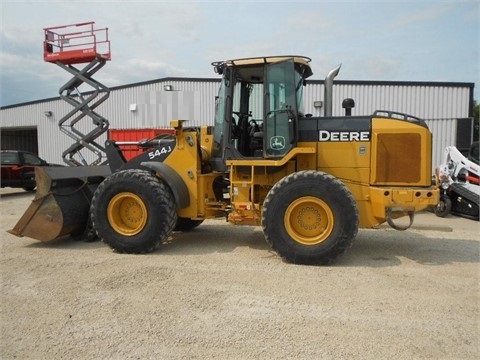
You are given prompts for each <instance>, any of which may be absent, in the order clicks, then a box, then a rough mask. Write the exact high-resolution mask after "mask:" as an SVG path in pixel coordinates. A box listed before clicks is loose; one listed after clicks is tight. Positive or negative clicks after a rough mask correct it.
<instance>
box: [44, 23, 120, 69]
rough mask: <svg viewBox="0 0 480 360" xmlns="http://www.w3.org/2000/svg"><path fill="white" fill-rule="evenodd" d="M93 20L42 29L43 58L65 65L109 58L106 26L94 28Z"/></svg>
mask: <svg viewBox="0 0 480 360" xmlns="http://www.w3.org/2000/svg"><path fill="white" fill-rule="evenodd" d="M94 26H95V22H93V21H90V22H86V23H80V24H73V25H63V26H54V27H49V28H45V29H43V30H44V32H45V40H44V42H43V59H44V60H45V61H47V62H51V63H57V62H58V61H59V62H61V63H62V64H65V65H71V64H81V63H87V62H91V61H93V60H95V59H104V60H110V59H111V53H110V40H109V39H108V28H103V29H95V27H94Z"/></svg>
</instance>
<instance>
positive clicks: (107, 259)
mask: <svg viewBox="0 0 480 360" xmlns="http://www.w3.org/2000/svg"><path fill="white" fill-rule="evenodd" d="M0 194H1V195H2V196H1V200H0V204H1V214H2V216H1V254H0V269H1V312H0V316H1V317H0V326H1V333H0V346H1V348H0V358H1V359H478V358H480V344H479V330H480V326H479V325H480V315H479V314H480V311H479V310H480V309H479V294H480V285H479V279H480V272H479V242H480V241H479V233H480V232H479V230H480V228H479V223H478V222H477V221H473V220H468V219H463V218H459V217H455V216H449V217H448V218H446V219H440V218H437V217H436V216H435V215H433V214H432V213H428V212H427V213H422V214H419V215H418V216H417V219H416V223H415V225H414V228H413V229H410V230H408V231H405V232H398V231H395V230H392V229H390V228H387V227H383V226H382V227H381V228H380V229H376V230H360V231H359V234H358V236H357V239H356V241H355V243H354V245H353V247H352V248H351V249H350V250H349V251H348V253H347V254H345V255H344V256H343V257H342V258H340V259H339V260H338V261H337V262H336V263H335V264H334V265H332V266H330V267H316V266H299V265H291V264H287V263H284V262H282V260H281V259H280V258H278V257H277V256H276V255H275V254H274V253H273V252H271V251H270V250H269V248H268V246H267V244H266V242H265V240H264V238H263V234H262V232H261V229H259V228H254V227H233V226H231V225H228V224H226V223H225V222H224V221H222V220H215V221H206V222H204V224H202V225H201V226H200V227H198V228H197V229H196V230H195V231H194V232H191V233H176V234H174V237H173V239H172V241H171V242H170V243H168V244H165V245H164V246H162V247H161V248H160V249H159V250H157V251H156V252H154V253H152V254H148V255H120V254H117V253H114V252H113V251H112V250H110V248H108V247H107V246H106V245H104V244H102V243H100V242H94V243H84V242H75V241H71V240H68V241H57V242H54V243H50V244H43V243H41V242H37V241H35V240H32V239H28V238H17V237H15V236H12V235H10V234H8V233H6V232H5V230H8V229H10V228H12V227H13V225H14V224H15V223H16V221H17V220H18V219H19V217H20V215H21V214H23V212H24V210H25V209H26V208H27V207H28V205H29V203H30V201H31V199H32V198H33V194H31V193H26V192H24V191H22V190H14V189H2V190H1V193H0Z"/></svg>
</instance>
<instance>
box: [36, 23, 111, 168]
mask: <svg viewBox="0 0 480 360" xmlns="http://www.w3.org/2000/svg"><path fill="white" fill-rule="evenodd" d="M43 30H44V35H45V37H44V41H43V59H44V60H45V61H46V62H49V63H54V64H56V65H58V66H60V67H61V68H62V69H64V70H65V71H67V72H69V73H70V74H71V75H73V77H72V78H71V79H70V80H69V81H67V82H66V83H65V85H63V86H62V87H61V88H60V90H59V94H60V97H61V98H62V99H63V100H65V101H66V102H68V103H69V104H70V105H72V106H73V107H74V109H73V110H72V111H70V112H69V113H68V114H66V115H65V116H64V117H63V118H62V119H60V120H59V122H58V126H59V127H60V130H61V131H62V132H63V133H65V134H67V135H68V136H69V137H71V138H72V139H74V140H75V142H74V144H73V145H72V146H70V147H69V148H68V149H67V150H65V151H64V152H63V154H62V157H63V159H64V161H65V162H66V163H67V164H69V165H72V166H78V165H98V164H105V163H106V160H105V159H104V157H105V148H104V147H103V146H101V145H100V144H98V143H97V142H96V141H95V140H96V139H97V138H98V137H99V136H101V135H102V134H103V133H105V132H106V131H107V130H108V127H109V122H108V120H107V119H105V118H104V117H103V116H101V115H100V114H98V113H96V112H95V111H94V109H95V108H96V107H97V106H99V105H100V104H101V103H103V102H104V101H105V100H106V99H107V98H108V97H109V95H110V89H109V88H108V87H106V86H105V85H103V84H101V83H100V82H98V81H97V80H95V79H93V75H94V74H95V73H96V72H97V71H98V70H100V69H101V68H102V67H103V66H104V65H105V64H106V62H107V61H109V60H110V59H111V52H110V40H109V38H108V28H102V29H96V28H95V22H93V21H91V22H86V23H79V24H72V25H63V26H54V27H48V28H45V29H43ZM82 63H88V64H87V65H86V66H85V67H84V68H83V69H79V68H76V67H75V66H73V65H75V64H82ZM83 84H86V85H88V86H90V88H89V89H88V90H83V91H80V86H81V85H83ZM85 116H88V117H90V118H91V119H92V121H93V124H94V125H95V127H94V129H93V130H91V131H89V132H87V133H85V132H84V131H85V130H83V129H85V126H84V125H80V124H79V122H80V120H82V119H83V118H84V117H85ZM80 128H81V129H82V130H79V129H80ZM84 149H86V150H89V151H91V152H93V153H94V154H95V157H96V159H95V160H93V161H91V162H89V161H88V160H87V159H85V157H84V156H83V154H82V153H81V151H82V150H84Z"/></svg>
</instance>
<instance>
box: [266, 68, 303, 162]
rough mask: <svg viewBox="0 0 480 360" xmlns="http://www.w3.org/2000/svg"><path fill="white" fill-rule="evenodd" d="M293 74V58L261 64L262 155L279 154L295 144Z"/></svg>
mask: <svg viewBox="0 0 480 360" xmlns="http://www.w3.org/2000/svg"><path fill="white" fill-rule="evenodd" d="M295 74H296V72H295V64H294V62H293V59H290V60H285V61H280V62H277V63H273V64H268V65H266V66H265V86H264V89H265V96H264V101H265V104H264V109H265V116H264V119H265V120H264V124H263V126H264V151H265V157H281V156H283V155H285V154H286V153H288V152H289V151H290V150H291V149H292V148H293V147H295V144H296V139H297V133H296V131H297V130H296V123H297V117H298V112H297V95H296V90H297V89H296V88H297V86H296V81H295V80H296V76H295ZM300 80H301V79H300Z"/></svg>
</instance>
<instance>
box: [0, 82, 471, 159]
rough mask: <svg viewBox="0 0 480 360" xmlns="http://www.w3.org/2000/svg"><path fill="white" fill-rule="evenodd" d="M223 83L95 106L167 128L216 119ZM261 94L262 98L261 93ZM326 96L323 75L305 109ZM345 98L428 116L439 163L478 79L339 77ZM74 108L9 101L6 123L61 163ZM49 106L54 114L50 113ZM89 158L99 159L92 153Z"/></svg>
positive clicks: (360, 107)
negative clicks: (33, 131) (30, 135)
mask: <svg viewBox="0 0 480 360" xmlns="http://www.w3.org/2000/svg"><path fill="white" fill-rule="evenodd" d="M164 85H171V86H172V87H173V91H165V90H164ZM219 85H220V82H219V79H182V78H165V79H160V80H155V81H149V82H144V83H137V84H131V85H128V86H122V87H116V88H112V89H111V93H110V97H109V99H108V100H107V101H105V102H104V103H102V104H101V105H100V106H99V107H98V108H97V109H95V111H96V112H97V113H99V114H101V115H102V116H104V117H105V118H106V119H108V121H109V122H110V128H111V129H138V128H165V127H169V123H170V120H172V119H182V120H189V122H188V123H187V125H191V126H200V125H212V124H213V119H214V113H215V96H216V95H217V92H218V88H219ZM256 96H258V99H257V100H256V101H258V102H259V103H261V101H262V99H261V94H257V95H256ZM323 96H324V86H323V81H320V80H312V81H309V82H308V83H307V86H306V89H305V94H304V102H305V111H306V112H307V113H311V114H313V115H314V116H321V115H322V114H323V108H322V107H315V106H314V104H315V102H318V101H323ZM345 98H353V99H354V100H355V103H356V106H355V108H354V109H353V111H352V115H365V114H372V113H373V112H374V111H375V110H391V111H397V112H402V113H407V114H410V115H413V116H417V117H420V118H423V119H425V120H426V122H427V124H428V126H429V127H430V130H431V131H432V133H433V160H432V163H433V166H436V165H437V164H440V163H441V162H442V159H443V149H444V148H445V147H446V146H448V145H456V140H457V139H456V132H457V128H456V126H457V119H459V118H468V117H469V116H471V112H472V106H473V84H471V83H412V82H368V81H363V82H362V81H337V82H335V85H334V89H333V109H332V110H333V115H334V116H341V115H342V114H344V109H342V106H341V104H342V101H343V99H345ZM71 110H72V106H71V105H69V104H68V103H66V102H64V101H63V100H61V99H58V98H55V99H46V100H42V101H37V102H32V103H26V104H18V105H14V106H7V107H3V108H1V110H0V115H1V117H0V118H1V128H9V129H10V128H18V129H21V128H25V127H37V130H38V152H39V155H40V156H41V157H43V158H45V159H46V160H48V161H50V162H57V163H61V162H62V157H61V155H62V153H63V152H64V151H65V149H66V148H68V147H69V146H70V145H71V144H72V143H73V140H72V139H71V138H69V137H68V136H67V135H65V134H64V133H62V132H61V131H59V128H58V121H59V120H60V119H61V118H62V117H63V116H64V115H65V114H67V113H68V112H69V111H71ZM47 111H48V112H51V113H52V115H51V116H45V112H47ZM67 124H68V122H67ZM78 125H79V128H80V129H83V130H82V131H85V132H88V131H89V130H90V129H91V126H92V121H91V119H90V118H88V117H85V118H83V119H82V120H81V121H80V122H79V123H78ZM105 140H106V135H103V136H102V137H101V138H100V139H99V141H98V142H99V143H100V144H103V143H104V141H105ZM469 140H471V139H469ZM467 142H469V141H467ZM85 158H86V159H87V160H88V161H90V160H91V159H93V157H91V156H90V154H88V153H86V154H85Z"/></svg>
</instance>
